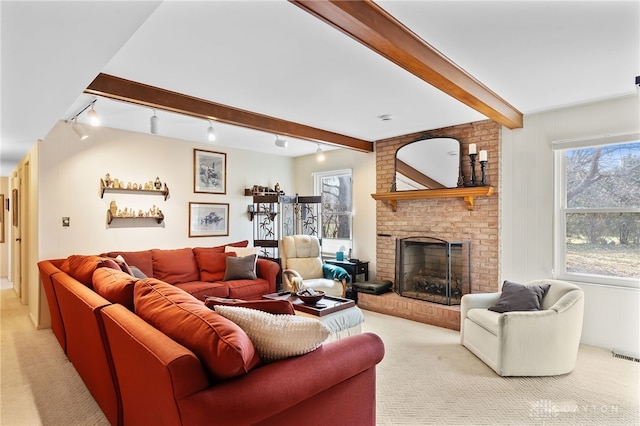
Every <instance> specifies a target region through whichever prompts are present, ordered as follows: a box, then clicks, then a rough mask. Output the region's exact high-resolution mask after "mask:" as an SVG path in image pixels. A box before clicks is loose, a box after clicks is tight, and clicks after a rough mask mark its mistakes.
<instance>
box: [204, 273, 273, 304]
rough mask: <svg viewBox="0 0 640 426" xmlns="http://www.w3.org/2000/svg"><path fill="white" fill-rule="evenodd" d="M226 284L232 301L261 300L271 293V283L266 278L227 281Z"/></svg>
mask: <svg viewBox="0 0 640 426" xmlns="http://www.w3.org/2000/svg"><path fill="white" fill-rule="evenodd" d="M225 284H226V285H228V286H229V298H231V299H244V300H253V299H260V298H261V295H263V294H267V293H269V281H267V280H265V279H264V278H257V279H255V280H233V281H225ZM212 296H213V295H212Z"/></svg>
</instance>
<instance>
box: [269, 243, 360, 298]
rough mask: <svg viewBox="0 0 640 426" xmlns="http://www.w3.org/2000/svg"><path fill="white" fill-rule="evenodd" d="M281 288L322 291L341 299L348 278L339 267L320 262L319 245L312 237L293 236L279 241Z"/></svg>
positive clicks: (344, 292)
mask: <svg viewBox="0 0 640 426" xmlns="http://www.w3.org/2000/svg"><path fill="white" fill-rule="evenodd" d="M280 259H281V263H282V284H283V286H284V290H286V291H293V292H295V291H296V290H297V289H298V288H299V285H300V283H302V284H303V285H304V287H311V288H313V289H314V290H322V291H324V292H325V293H326V294H327V295H330V296H338V297H344V295H345V294H346V286H347V279H349V274H347V272H346V271H345V270H344V269H343V268H340V267H339V266H333V265H327V264H324V263H323V262H322V257H321V253H320V242H319V241H318V238H317V237H314V236H312V235H293V236H287V237H283V238H282V240H280Z"/></svg>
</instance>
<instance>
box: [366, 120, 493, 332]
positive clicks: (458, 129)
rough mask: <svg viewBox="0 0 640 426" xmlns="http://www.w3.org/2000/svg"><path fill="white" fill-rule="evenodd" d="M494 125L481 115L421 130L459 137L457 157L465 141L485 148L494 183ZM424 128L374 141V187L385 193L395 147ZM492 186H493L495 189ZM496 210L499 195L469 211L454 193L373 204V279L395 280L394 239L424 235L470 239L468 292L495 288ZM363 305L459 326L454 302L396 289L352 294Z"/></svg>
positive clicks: (431, 134) (464, 170) (391, 177)
mask: <svg viewBox="0 0 640 426" xmlns="http://www.w3.org/2000/svg"><path fill="white" fill-rule="evenodd" d="M500 129H501V128H500V125H499V124H497V123H495V122H493V121H491V120H484V121H478V122H474V123H467V124H462V125H458V126H452V127H446V128H442V129H435V130H431V131H429V132H427V133H428V134H429V137H451V138H455V139H458V140H459V141H460V146H461V153H462V155H463V158H468V157H467V156H466V154H467V153H468V151H469V144H471V143H475V144H477V149H478V150H480V149H483V150H487V152H488V158H489V162H488V164H487V182H488V184H489V185H493V186H494V187H496V189H497V186H498V181H499V174H498V171H499V169H500V165H499V162H500ZM424 135H425V132H418V133H415V134H411V135H404V136H398V137H395V138H389V139H383V140H378V141H376V149H375V151H376V192H378V193H386V192H388V191H389V189H390V188H391V186H392V183H393V180H394V176H395V153H396V150H397V149H398V148H399V147H400V146H402V145H404V144H406V143H408V142H412V141H414V140H417V139H418V138H421V137H424ZM470 169H471V167H470V164H469V161H468V160H463V161H462V173H463V175H464V176H465V178H466V179H467V180H468V178H469V175H470ZM496 192H498V191H496ZM498 212H499V197H498V195H497V194H495V195H493V196H491V197H478V198H476V200H475V205H474V209H473V210H472V211H470V210H467V209H466V208H465V205H464V203H463V202H462V200H460V199H459V198H440V199H417V200H402V201H399V202H398V204H397V210H396V211H393V210H392V209H391V208H390V207H389V206H388V205H385V204H383V203H382V201H378V202H377V204H376V232H377V234H378V237H377V240H376V274H375V279H377V280H390V281H392V282H395V266H396V263H395V261H396V258H395V255H396V240H397V239H398V238H406V237H415V236H427V237H436V238H442V239H444V240H448V241H470V242H471V293H486V292H492V291H497V289H498V270H499V261H498V259H499V256H498V247H499V242H498V236H499V232H498ZM358 302H359V305H360V306H361V307H362V308H363V309H369V310H371V311H376V312H381V313H385V314H389V315H393V316H398V317H402V318H407V319H411V320H415V321H419V322H424V323H427V324H432V325H436V326H440V327H446V328H450V329H453V330H459V329H460V307H459V306H446V305H439V304H436V303H430V302H426V301H422V300H415V299H410V298H406V297H401V296H399V295H398V294H396V293H387V294H384V295H382V296H374V295H368V294H362V293H361V294H359V295H358Z"/></svg>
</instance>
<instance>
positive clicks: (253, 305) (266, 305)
mask: <svg viewBox="0 0 640 426" xmlns="http://www.w3.org/2000/svg"><path fill="white" fill-rule="evenodd" d="M204 304H205V306H207V307H208V308H209V309H213V308H214V306H218V305H222V306H238V307H241V308H249V309H257V310H259V311H263V312H269V313H270V314H288V315H295V314H296V311H295V309H293V305H292V304H291V302H289V301H288V300H268V299H265V300H240V299H225V298H223V297H212V296H209V297H205V300H204Z"/></svg>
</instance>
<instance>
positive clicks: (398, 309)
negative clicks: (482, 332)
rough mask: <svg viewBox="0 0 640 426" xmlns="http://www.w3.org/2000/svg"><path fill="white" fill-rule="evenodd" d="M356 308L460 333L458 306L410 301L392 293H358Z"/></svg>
mask: <svg viewBox="0 0 640 426" xmlns="http://www.w3.org/2000/svg"><path fill="white" fill-rule="evenodd" d="M358 306H359V307H360V308H362V309H366V310H368V311H374V312H379V313H381V314H387V315H392V316H394V317H400V318H405V319H409V320H413V321H417V322H422V323H425V324H431V325H435V326H438V327H444V328H449V329H451V330H456V331H460V306H447V305H440V304H438V303H431V302H425V301H423V300H416V299H410V298H408V297H402V296H400V295H399V294H397V293H394V292H390V293H385V294H381V295H373V294H366V293H358Z"/></svg>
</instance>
